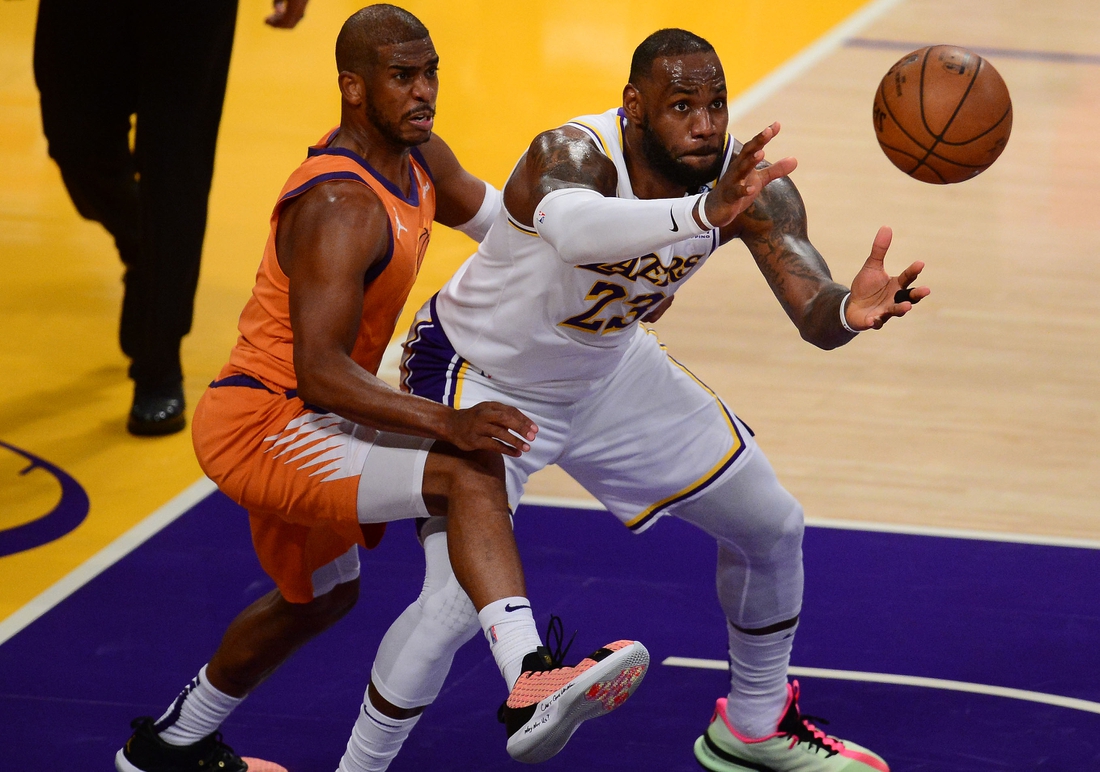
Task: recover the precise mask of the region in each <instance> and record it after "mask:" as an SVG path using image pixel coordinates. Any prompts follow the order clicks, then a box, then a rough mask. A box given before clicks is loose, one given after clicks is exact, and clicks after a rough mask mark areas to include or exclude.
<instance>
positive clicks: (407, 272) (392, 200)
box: [221, 129, 435, 391]
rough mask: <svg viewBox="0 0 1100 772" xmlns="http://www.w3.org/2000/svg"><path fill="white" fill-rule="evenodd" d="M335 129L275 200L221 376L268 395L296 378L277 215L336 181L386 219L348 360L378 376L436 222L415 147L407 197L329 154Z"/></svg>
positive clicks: (338, 152) (365, 167) (352, 160)
mask: <svg viewBox="0 0 1100 772" xmlns="http://www.w3.org/2000/svg"><path fill="white" fill-rule="evenodd" d="M338 131H339V129H334V130H332V131H330V132H328V133H327V134H326V135H325V136H324V137H323V138H322V139H321V141H320V142H319V143H318V144H317V145H315V146H313V147H311V148H310V149H309V155H308V156H307V158H306V160H305V161H304V162H303V163H302V165H301V166H299V167H298V168H297V169H296V170H295V171H294V173H293V174H291V175H290V179H289V180H287V183H286V185H284V186H283V191H282V193H281V194H280V195H279V201H278V203H276V204H275V209H274V211H273V212H272V213H271V231H270V233H269V234H268V237H267V246H266V247H265V248H264V255H263V259H262V260H261V261H260V268H259V270H258V271H257V273H256V286H255V287H254V288H253V289H252V297H251V298H249V300H248V303H246V304H245V307H244V311H242V312H241V318H240V322H239V323H238V325H237V327H238V330H239V331H240V336H239V337H238V338H237V343H236V345H235V346H234V347H233V351H232V353H231V354H230V356H229V364H228V365H226V367H225V368H224V369H223V370H222V375H221V377H225V376H226V375H229V374H232V373H243V374H246V375H251V376H253V377H254V378H256V379H258V380H260V381H262V382H263V383H264V384H265V385H267V386H268V387H270V388H274V389H278V390H280V391H291V390H293V389H296V388H297V384H298V379H297V377H296V376H295V373H294V334H293V331H292V330H291V326H290V281H289V279H288V278H287V276H286V274H285V273H283V270H282V268H281V267H280V266H279V260H278V257H277V255H276V252H275V235H276V233H277V231H278V227H279V214H280V213H281V212H282V210H283V208H284V207H285V206H286V204H287V203H288V202H290V201H292V200H294V199H295V198H297V197H298V196H300V195H302V194H303V193H305V192H306V191H308V190H310V189H311V188H313V187H315V186H316V185H321V184H324V183H326V182H332V181H334V180H349V181H352V182H359V183H362V184H363V185H366V186H368V187H369V188H370V189H371V190H373V191H374V192H375V194H376V195H377V196H378V198H379V199H381V201H382V204H383V205H384V206H385V207H386V211H387V213H388V214H389V248H388V250H387V252H386V254H385V255H384V256H383V259H382V260H380V261H379V262H377V263H375V264H374V265H373V266H372V267H371V269H370V270H369V271H368V272H367V275H366V276H365V277H364V281H363V316H362V319H361V321H360V323H359V333H358V335H357V336H356V339H355V345H354V347H353V348H352V351H351V358H352V359H353V360H354V361H355V362H356V363H357V364H358V365H359V366H360V367H362V368H364V369H365V370H368V371H369V372H371V373H374V374H377V372H378V365H379V364H380V363H381V361H382V354H383V353H384V352H385V350H386V346H387V345H389V342H390V338H391V337H392V336H393V331H394V327H395V326H396V325H397V318H398V316H399V315H400V314H401V309H402V308H403V307H404V305H405V300H406V299H407V298H408V296H409V290H411V289H412V286H413V282H414V281H415V280H416V274H417V272H418V271H419V270H420V263H421V261H423V259H424V252H425V251H426V250H427V248H428V240H429V239H430V238H431V233H432V220H433V219H434V217H435V185H434V184H433V182H432V178H431V174H430V172H429V171H428V165H427V163H426V162H425V161H424V157H423V156H422V155H421V154H420V152H419V151H418V150H416V149H415V148H414V149H413V150H412V153H411V157H410V159H409V195H408V196H406V195H405V194H404V193H403V192H402V190H401V188H400V187H398V186H397V185H394V184H393V183H392V182H390V181H389V180H387V179H386V178H385V177H383V176H382V175H380V174H379V173H378V172H376V171H375V170H374V169H373V168H371V166H370V164H368V163H367V162H366V161H365V160H364V159H362V158H360V157H359V156H358V155H356V154H355V153H353V152H351V151H350V150H346V149H344V148H334V147H330V145H331V143H332V140H333V138H334V137H335V136H336V134H337V132H338Z"/></svg>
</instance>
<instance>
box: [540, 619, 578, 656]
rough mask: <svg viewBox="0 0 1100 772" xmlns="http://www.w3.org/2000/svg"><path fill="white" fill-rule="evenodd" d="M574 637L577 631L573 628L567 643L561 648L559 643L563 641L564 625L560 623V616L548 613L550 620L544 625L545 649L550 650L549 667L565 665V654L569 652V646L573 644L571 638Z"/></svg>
mask: <svg viewBox="0 0 1100 772" xmlns="http://www.w3.org/2000/svg"><path fill="white" fill-rule="evenodd" d="M576 637H577V631H576V630H574V631H573V636H572V637H571V638H570V639H569V643H567V644H565V648H564V649H563V648H562V647H561V645H562V643H563V642H564V641H565V625H564V624H562V621H561V617H559V616H558V615H556V614H551V615H550V622H549V623H548V624H547V625H546V650H547V651H548V652H550V667H551V668H552V669H556V668H559V667H565V655H567V654H568V653H569V647H571V646H572V645H573V640H574V639H575V638H576Z"/></svg>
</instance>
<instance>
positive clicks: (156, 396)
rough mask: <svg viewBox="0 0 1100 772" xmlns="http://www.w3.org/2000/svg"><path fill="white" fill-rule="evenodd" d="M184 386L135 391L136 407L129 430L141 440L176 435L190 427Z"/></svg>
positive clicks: (132, 411)
mask: <svg viewBox="0 0 1100 772" xmlns="http://www.w3.org/2000/svg"><path fill="white" fill-rule="evenodd" d="M183 409H184V403H183V386H182V385H181V384H178V383H177V384H174V385H172V386H166V387H164V388H160V389H145V388H137V387H135V388H134V404H133V406H132V407H131V408H130V417H129V419H128V420H127V421H126V430H127V431H128V432H130V434H136V435H137V436H139V437H156V436H160V435H162V434H175V433H176V432H178V431H181V430H182V429H183V427H184V426H186V425H187V418H186V417H185V416H184V414H183Z"/></svg>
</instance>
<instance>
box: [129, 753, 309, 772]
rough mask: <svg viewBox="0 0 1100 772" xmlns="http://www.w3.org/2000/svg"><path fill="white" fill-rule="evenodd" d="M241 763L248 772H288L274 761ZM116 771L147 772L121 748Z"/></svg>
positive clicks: (250, 759) (246, 757)
mask: <svg viewBox="0 0 1100 772" xmlns="http://www.w3.org/2000/svg"><path fill="white" fill-rule="evenodd" d="M241 761H243V762H244V763H245V764H247V765H248V772H287V768H286V767H284V766H282V765H281V764H276V763H275V762H274V761H264V760H263V759H253V758H249V757H248V756H242V757H241ZM115 770H116V771H117V772H145V770H143V769H138V768H137V767H135V766H134V765H133V764H131V763H130V760H129V759H128V758H126V753H125V749H123V748H119V750H118V753H116V754H115Z"/></svg>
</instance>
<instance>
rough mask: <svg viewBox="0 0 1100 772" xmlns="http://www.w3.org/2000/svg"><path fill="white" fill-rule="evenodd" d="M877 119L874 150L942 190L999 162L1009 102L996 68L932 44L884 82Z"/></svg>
mask: <svg viewBox="0 0 1100 772" xmlns="http://www.w3.org/2000/svg"><path fill="white" fill-rule="evenodd" d="M874 120H875V135H876V137H878V144H879V147H881V148H882V152H884V153H885V154H886V157H887V158H889V159H890V162H891V163H893V164H894V166H896V167H898V168H899V169H901V170H902V171H903V172H905V173H906V174H908V175H909V176H910V177H912V178H914V179H917V180H920V181H921V182H931V183H934V184H937V185H944V184H947V183H949V182H962V181H963V180H968V179H970V178H971V177H974V176H975V175H978V174H981V173H982V172H983V171H985V170H986V169H988V168H989V167H990V165H991V164H992V163H993V162H994V161H996V160H997V156H999V155H1000V154H1001V151H1002V150H1004V149H1005V145H1006V144H1007V143H1008V135H1009V133H1010V132H1011V131H1012V100H1011V99H1010V98H1009V96H1008V87H1007V86H1006V85H1005V82H1004V80H1002V79H1001V76H1000V74H999V73H998V72H997V71H996V70H995V69H993V65H991V64H990V63H989V62H988V61H986V60H985V59H983V58H982V57H980V56H978V55H977V54H976V53H974V52H973V51H967V50H966V49H965V48H959V47H958V46H929V47H928V48H922V49H920V50H919V51H914V52H913V53H911V54H909V55H907V56H904V57H902V59H901V60H900V61H898V63H897V64H895V65H894V66H893V67H891V68H890V69H889V71H888V72H887V73H886V75H885V76H883V78H882V82H881V83H880V84H879V87H878V91H877V92H876V93H875V106H874Z"/></svg>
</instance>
